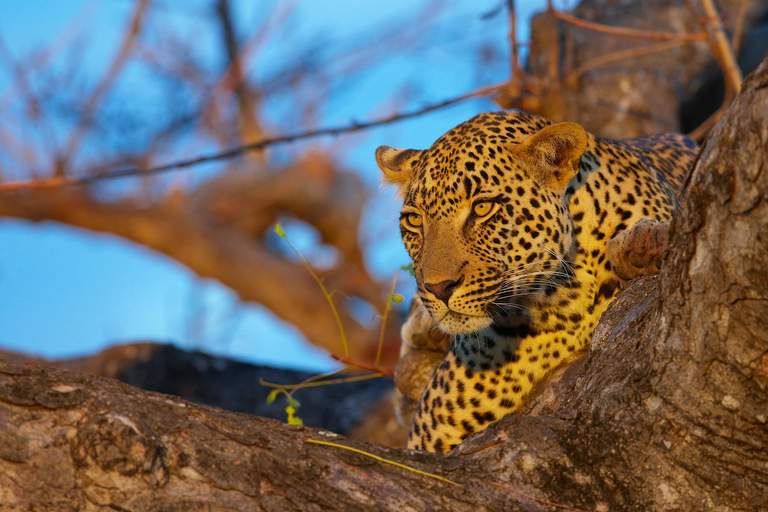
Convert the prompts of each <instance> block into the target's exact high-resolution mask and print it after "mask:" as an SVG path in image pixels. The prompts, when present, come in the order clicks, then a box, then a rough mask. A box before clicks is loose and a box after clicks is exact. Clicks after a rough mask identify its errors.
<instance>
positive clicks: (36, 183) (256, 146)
mask: <svg viewBox="0 0 768 512" xmlns="http://www.w3.org/2000/svg"><path fill="white" fill-rule="evenodd" d="M505 85H506V83H504V84H496V85H490V86H487V87H482V88H480V89H476V90H474V91H471V92H468V93H466V94H462V95H460V96H456V97H454V98H450V99H447V100H444V101H441V102H439V103H434V104H431V105H427V106H426V107H422V108H420V109H417V110H414V111H412V112H403V113H399V114H393V115H391V116H387V117H384V118H381V119H376V120H373V121H367V122H363V123H352V124H350V125H346V126H337V127H329V128H319V129H317V130H310V131H306V132H302V133H296V134H292V135H282V136H279V137H270V138H266V139H262V140H259V141H257V142H253V143H250V144H245V145H242V146H238V147H235V148H232V149H228V150H226V151H221V152H218V153H213V154H210V155H202V156H198V157H195V158H190V159H185V160H177V161H175V162H171V163H168V164H164V165H160V166H156V167H150V168H146V169H141V168H139V167H128V168H124V169H115V170H112V171H108V172H104V173H100V174H97V175H94V176H87V177H83V178H67V179H63V180H59V179H56V180H33V181H25V182H10V183H0V192H2V191H7V190H19V189H24V188H51V187H61V186H67V185H87V184H90V183H93V182H96V181H101V180H108V179H115V178H125V177H128V176H142V175H150V174H160V173H163V172H167V171H171V170H175V169H184V168H188V167H193V166H195V165H199V164H203V163H208V162H217V161H222V160H229V159H232V158H235V157H238V156H240V155H243V154H246V153H249V152H252V151H261V150H264V149H266V148H268V147H270V146H274V145H277V144H286V143H289V142H295V141H299V140H305V139H311V138H314V137H320V136H326V135H339V134H342V133H350V132H356V131H360V130H366V129H368V128H373V127H375V126H383V125H387V124H391V123H395V122H398V121H402V120H405V119H411V118H414V117H418V116H421V115H424V114H427V113H429V112H434V111H435V110H440V109H442V108H445V107H449V106H451V105H454V104H456V103H460V102H462V101H466V100H468V99H471V98H476V97H479V96H486V95H488V94H491V93H493V92H495V91H497V90H499V89H501V88H502V87H504V86H505Z"/></svg>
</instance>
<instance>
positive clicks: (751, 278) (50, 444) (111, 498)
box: [0, 59, 768, 511]
mask: <svg viewBox="0 0 768 512" xmlns="http://www.w3.org/2000/svg"><path fill="white" fill-rule="evenodd" d="M766 112H768V59H766V61H764V62H763V64H762V65H761V67H760V68H759V69H758V71H757V72H756V73H755V74H753V75H752V76H751V77H749V78H748V79H747V80H746V82H745V84H744V90H743V92H742V93H741V95H740V96H739V98H738V99H737V101H736V103H735V104H734V105H733V107H732V108H731V109H730V110H729V112H728V113H727V114H726V116H725V118H724V119H723V121H722V122H721V123H720V125H719V126H718V128H717V129H716V130H715V132H714V134H713V135H712V136H711V137H710V139H709V141H708V142H707V143H706V144H705V146H704V148H703V151H702V155H701V157H700V160H699V162H698V164H697V166H696V168H695V170H694V171H693V173H692V176H691V178H690V182H689V186H688V192H687V195H686V197H685V199H684V201H683V205H682V208H681V210H680V212H679V214H678V216H677V217H676V219H675V221H674V222H673V225H672V229H671V235H670V249H669V257H668V259H667V261H666V263H665V266H664V268H663V270H662V274H661V277H660V278H644V279H642V280H640V281H638V282H636V283H634V284H633V285H632V286H630V287H629V289H628V290H626V291H625V292H624V293H623V294H622V295H621V296H620V297H619V298H618V299H617V300H616V301H615V302H614V304H612V306H611V308H610V309H609V311H608V312H607V313H606V315H605V318H604V321H603V323H602V324H601V326H600V327H599V328H598V331H597V332H596V334H595V344H594V345H595V346H594V348H593V350H592V352H591V354H590V356H589V360H588V361H587V365H586V368H585V369H584V370H583V372H576V376H573V375H571V377H570V378H571V380H570V382H569V383H567V384H566V386H565V389H566V391H567V393H566V394H565V396H566V398H565V399H561V400H559V401H558V402H557V403H555V404H554V405H552V407H551V408H550V410H546V411H539V413H538V415H527V416H523V415H516V416H511V417H508V418H506V419H504V420H502V421H500V422H499V423H497V424H495V425H493V426H492V427H491V428H489V429H488V430H486V431H484V432H482V433H480V434H479V435H477V436H475V437H473V438H470V439H469V440H468V441H467V442H466V443H464V444H463V445H461V446H460V447H459V449H457V450H456V452H455V453H452V454H450V455H448V456H441V455H435V454H427V453H417V452H410V451H406V450H395V449H385V448H382V447H377V446H375V445H367V444H365V443H360V442H355V441H350V440H345V439H343V438H339V437H335V436H333V435H331V434H328V433H325V432H322V431H318V430H314V429H308V428H304V427H289V426H286V425H283V424H280V423H278V422H276V421H273V420H266V419H261V418H255V417H250V416H246V415H243V414H237V413H229V412H223V411H220V410H216V409H212V408H208V407H204V406H198V405H193V404H190V403H187V402H184V401H183V400H180V399H177V398H173V397H169V396H166V395H160V394H156V393H150V392H144V391H139V390H137V389H135V388H131V387H130V386H126V385H124V384H121V383H118V382H116V381H112V380H109V379H103V378H98V377H92V376H85V375H81V374H76V373H68V372H64V371H60V370H52V369H43V368H41V367H38V366H35V365H24V364H19V363H9V362H5V363H0V503H3V504H4V505H5V508H6V509H13V507H16V508H17V509H20V510H103V509H104V508H100V507H105V508H109V509H119V510H275V511H285V510H327V509H333V510H356V511H357V510H382V509H389V510H473V511H479V510H546V509H548V508H551V505H545V504H544V503H543V502H542V501H541V500H547V501H549V502H552V503H558V504H561V505H567V506H569V507H576V509H578V510H765V509H766V508H768V427H767V426H766V422H767V421H768V418H767V417H766V414H768V259H767V258H766V257H765V254H766V252H768V222H766V219H768V201H766V198H768V173H766V172H764V171H765V170H766V168H767V167H766V166H767V165H768V123H767V122H766V119H765V113H766ZM566 375H567V372H566ZM561 384H562V383H561ZM307 439H316V440H323V441H332V442H337V443H343V444H345V445H347V446H352V447H355V448H358V449H363V450H366V451H369V452H371V453H374V454H376V455H378V456H381V457H385V458H388V459H391V460H395V461H398V462H400V463H403V464H407V465H409V466H411V467H414V468H417V469H419V470H424V471H429V472H431V473H437V474H440V475H441V476H443V477H446V478H449V479H451V480H452V481H454V482H456V483H458V484H459V485H453V484H451V483H447V482H444V481H440V480H436V479H434V478H431V477H428V476H425V475H422V474H418V473H415V472H411V471H408V470H406V469H403V468H401V467H397V466H393V465H390V464H386V463H383V462H380V461H377V460H374V459H371V458H369V457H367V456H365V455H362V454H359V453H353V452H349V451H346V450H341V449H338V448H335V447H331V446H322V445H316V444H311V443H308V442H307ZM523 493H525V494H523ZM571 510H574V508H571Z"/></svg>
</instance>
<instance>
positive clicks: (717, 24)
mask: <svg viewBox="0 0 768 512" xmlns="http://www.w3.org/2000/svg"><path fill="white" fill-rule="evenodd" d="M686 1H687V3H688V8H689V9H690V11H691V13H692V14H693V15H694V16H695V17H696V19H697V20H698V22H699V24H700V25H701V27H702V28H703V29H704V32H705V34H706V35H707V43H709V47H710V49H711V50H712V54H713V55H714V57H715V60H716V61H717V63H718V65H719V66H720V69H721V70H722V73H723V80H724V81H725V97H724V98H723V104H722V105H721V106H720V108H718V109H717V110H716V111H715V112H714V113H713V114H712V115H711V116H709V117H708V118H707V119H706V120H705V121H704V122H703V123H701V124H700V125H699V126H698V127H697V128H696V129H695V130H693V131H692V132H691V133H689V134H688V136H689V137H691V138H692V139H694V140H701V139H702V138H703V137H704V135H706V133H707V132H708V131H709V130H711V129H712V128H713V127H714V126H715V125H716V124H717V122H718V121H719V120H720V118H721V117H722V116H723V114H725V111H726V110H728V107H729V106H730V104H731V103H732V102H733V100H734V98H736V95H737V94H738V93H739V91H740V90H741V84H742V82H743V80H744V79H743V77H742V74H741V69H740V68H739V65H738V64H737V63H736V56H735V55H734V52H733V50H732V49H731V45H730V43H729V42H728V37H727V36H726V34H725V29H724V28H723V24H722V22H721V20H720V14H719V13H718V11H717V8H716V7H715V5H714V4H713V3H712V0H701V4H702V7H703V8H704V13H705V14H706V17H704V18H702V17H701V16H699V12H698V10H697V9H696V5H695V4H694V2H693V0H686Z"/></svg>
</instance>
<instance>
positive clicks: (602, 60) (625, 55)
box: [566, 41, 690, 81]
mask: <svg viewBox="0 0 768 512" xmlns="http://www.w3.org/2000/svg"><path fill="white" fill-rule="evenodd" d="M689 42H690V41H663V42H661V43H654V44H649V45H645V46H640V47H637V48H628V49H626V50H620V51H617V52H612V53H608V54H605V55H600V56H599V57H595V58H593V59H590V60H588V61H587V62H585V63H584V64H582V65H581V66H579V67H578V68H576V69H574V70H573V72H572V73H571V74H569V75H568V76H567V77H566V81H575V80H578V79H579V78H580V77H581V76H582V75H583V74H585V73H587V72H588V71H592V70H593V69H596V68H600V67H602V66H605V65H606V64H610V63H611V62H617V61H620V60H624V59H631V58H633V57H642V56H645V55H652V54H654V53H659V52H664V51H668V50H673V49H675V48H678V47H680V46H683V45H684V44H687V43H689Z"/></svg>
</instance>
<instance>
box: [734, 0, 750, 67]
mask: <svg viewBox="0 0 768 512" xmlns="http://www.w3.org/2000/svg"><path fill="white" fill-rule="evenodd" d="M748 9H749V0H741V2H740V3H739V13H738V15H737V16H736V25H735V26H734V28H733V39H732V40H731V46H732V47H733V54H734V55H738V53H739V48H740V47H741V38H742V35H743V34H744V21H745V20H746V18H747V10H748Z"/></svg>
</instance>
